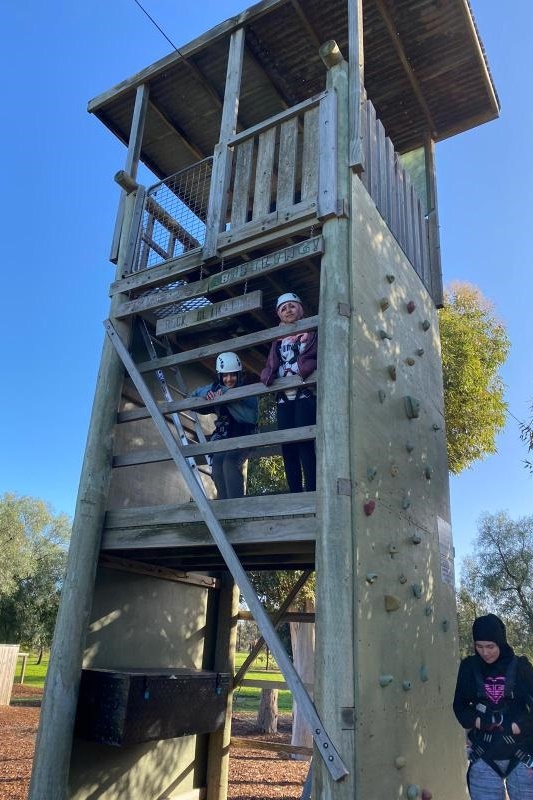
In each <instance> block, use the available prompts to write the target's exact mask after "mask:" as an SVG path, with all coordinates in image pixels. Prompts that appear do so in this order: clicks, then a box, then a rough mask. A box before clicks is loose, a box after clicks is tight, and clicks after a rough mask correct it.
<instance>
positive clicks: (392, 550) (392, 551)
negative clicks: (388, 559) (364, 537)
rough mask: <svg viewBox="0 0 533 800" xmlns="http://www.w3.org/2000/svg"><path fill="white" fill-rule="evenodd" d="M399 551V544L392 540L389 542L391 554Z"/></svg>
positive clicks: (393, 554)
mask: <svg viewBox="0 0 533 800" xmlns="http://www.w3.org/2000/svg"><path fill="white" fill-rule="evenodd" d="M397 552H398V545H397V544H394V543H393V542H391V543H390V544H389V553H390V554H391V556H395V555H396V553H397Z"/></svg>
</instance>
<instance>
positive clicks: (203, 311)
mask: <svg viewBox="0 0 533 800" xmlns="http://www.w3.org/2000/svg"><path fill="white" fill-rule="evenodd" d="M262 302H263V293H262V292H261V290H258V291H256V292H250V293H249V294H241V295H239V297H230V298H228V299H227V300H222V302H220V303H211V304H210V305H208V306H202V307H201V308H195V309H193V310H192V311H184V312H183V313H182V314H174V315H172V316H169V317H165V318H164V319H160V320H158V322H157V326H156V335H157V336H160V335H161V334H164V333H173V332H174V331H182V330H184V329H185V328H195V327H197V326H198V325H206V324H209V323H210V322H217V321H218V320H219V319H225V318H227V317H236V316H237V315H239V314H244V313H245V312H247V311H255V310H256V309H258V308H261V306H262Z"/></svg>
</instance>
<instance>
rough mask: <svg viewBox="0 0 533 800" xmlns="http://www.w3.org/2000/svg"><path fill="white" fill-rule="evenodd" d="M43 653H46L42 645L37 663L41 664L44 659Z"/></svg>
mask: <svg viewBox="0 0 533 800" xmlns="http://www.w3.org/2000/svg"><path fill="white" fill-rule="evenodd" d="M43 653H44V650H43V648H42V647H41V648H40V650H39V658H38V659H37V664H40V663H41V661H42V660H43Z"/></svg>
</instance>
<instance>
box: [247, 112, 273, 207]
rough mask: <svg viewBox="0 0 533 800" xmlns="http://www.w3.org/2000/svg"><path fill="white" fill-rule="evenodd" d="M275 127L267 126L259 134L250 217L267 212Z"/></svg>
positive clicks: (269, 197)
mask: <svg viewBox="0 0 533 800" xmlns="http://www.w3.org/2000/svg"><path fill="white" fill-rule="evenodd" d="M275 144H276V128H269V130H267V131H264V132H263V133H261V134H260V136H259V147H258V150H257V166H256V171H255V189H254V206H253V212H252V219H258V218H260V217H264V216H265V214H268V213H269V211H270V210H271V209H270V201H271V197H272V178H273V169H274V148H275Z"/></svg>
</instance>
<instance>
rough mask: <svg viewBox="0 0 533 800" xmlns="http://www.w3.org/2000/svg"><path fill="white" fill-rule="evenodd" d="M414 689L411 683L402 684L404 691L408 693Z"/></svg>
mask: <svg viewBox="0 0 533 800" xmlns="http://www.w3.org/2000/svg"><path fill="white" fill-rule="evenodd" d="M412 688H413V684H412V683H411V681H404V682H403V683H402V689H403V690H404V692H408V691H410V689H412Z"/></svg>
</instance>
